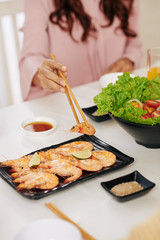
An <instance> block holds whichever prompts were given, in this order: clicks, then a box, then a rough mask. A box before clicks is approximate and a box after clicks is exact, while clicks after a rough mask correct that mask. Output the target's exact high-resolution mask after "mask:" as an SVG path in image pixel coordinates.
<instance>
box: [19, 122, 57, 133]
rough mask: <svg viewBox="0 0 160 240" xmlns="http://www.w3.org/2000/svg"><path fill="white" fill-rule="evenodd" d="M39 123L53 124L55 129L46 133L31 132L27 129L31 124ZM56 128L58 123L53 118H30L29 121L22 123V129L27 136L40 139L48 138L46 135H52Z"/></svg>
mask: <svg viewBox="0 0 160 240" xmlns="http://www.w3.org/2000/svg"><path fill="white" fill-rule="evenodd" d="M39 122H45V123H48V124H51V125H52V126H53V128H51V129H49V130H45V131H40V132H34V131H29V130H27V129H25V126H26V125H28V124H31V123H39ZM56 126H57V123H56V121H55V120H54V119H53V118H50V117H31V118H28V119H26V120H24V121H23V122H22V124H21V129H22V130H23V132H24V133H26V134H27V135H30V136H37V137H38V136H46V135H49V134H51V133H52V132H53V131H54V130H55V128H56Z"/></svg>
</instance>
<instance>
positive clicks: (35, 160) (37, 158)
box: [28, 152, 41, 167]
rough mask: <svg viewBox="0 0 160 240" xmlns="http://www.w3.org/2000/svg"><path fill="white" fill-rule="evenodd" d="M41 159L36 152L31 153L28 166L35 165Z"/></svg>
mask: <svg viewBox="0 0 160 240" xmlns="http://www.w3.org/2000/svg"><path fill="white" fill-rule="evenodd" d="M40 162H41V160H40V157H39V155H38V153H37V152H35V154H34V155H33V157H32V158H31V159H30V161H29V164H28V166H29V167H36V166H38V165H39V164H40Z"/></svg>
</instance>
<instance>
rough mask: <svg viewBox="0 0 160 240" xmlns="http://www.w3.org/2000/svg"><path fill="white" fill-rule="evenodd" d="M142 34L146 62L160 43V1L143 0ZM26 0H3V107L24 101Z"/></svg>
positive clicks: (0, 20)
mask: <svg viewBox="0 0 160 240" xmlns="http://www.w3.org/2000/svg"><path fill="white" fill-rule="evenodd" d="M139 3H140V25H139V30H140V36H141V40H142V44H143V50H144V56H143V60H142V67H145V66H146V50H147V49H148V48H150V47H158V46H160V31H159V30H160V29H159V23H160V14H159V9H160V1H159V0H154V1H151V0H139ZM23 22H24V13H23V0H0V108H2V107H5V106H8V105H11V104H16V103H19V102H21V101H22V99H21V91H20V86H19V70H18V59H19V56H20V49H21V47H22V40H23V34H22V32H21V31H20V29H21V27H22V26H23Z"/></svg>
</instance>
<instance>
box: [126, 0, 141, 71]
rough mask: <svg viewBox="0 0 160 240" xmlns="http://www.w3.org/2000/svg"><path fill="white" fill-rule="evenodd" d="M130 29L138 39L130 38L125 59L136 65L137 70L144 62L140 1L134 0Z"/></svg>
mask: <svg viewBox="0 0 160 240" xmlns="http://www.w3.org/2000/svg"><path fill="white" fill-rule="evenodd" d="M129 27H130V28H131V29H132V30H134V31H135V32H136V33H137V37H135V38H132V37H130V38H128V41H127V44H126V50H125V53H124V55H123V57H127V58H129V59H130V60H131V61H133V62H134V64H135V69H136V68H138V67H140V65H141V60H142V56H143V53H142V43H141V40H140V36H139V0H134V3H133V8H132V14H131V16H130V20H129Z"/></svg>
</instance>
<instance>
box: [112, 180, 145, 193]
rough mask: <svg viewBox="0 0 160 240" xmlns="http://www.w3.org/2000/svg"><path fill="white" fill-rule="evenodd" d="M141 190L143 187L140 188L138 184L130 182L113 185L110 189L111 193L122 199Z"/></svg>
mask: <svg viewBox="0 0 160 240" xmlns="http://www.w3.org/2000/svg"><path fill="white" fill-rule="evenodd" d="M143 189H144V187H142V186H141V185H140V184H139V183H138V182H136V181H131V182H124V183H120V184H117V185H115V186H114V187H112V188H111V192H112V193H114V194H115V195H117V196H120V197H123V196H127V195H129V194H132V193H135V192H139V191H141V190H143Z"/></svg>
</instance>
